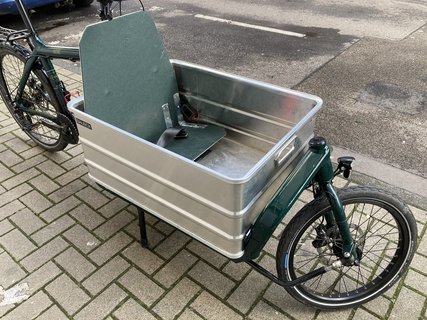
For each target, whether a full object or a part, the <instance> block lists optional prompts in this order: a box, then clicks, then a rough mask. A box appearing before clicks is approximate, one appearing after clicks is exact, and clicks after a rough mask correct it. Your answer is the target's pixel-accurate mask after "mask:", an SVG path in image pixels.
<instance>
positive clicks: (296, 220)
mask: <svg viewBox="0 0 427 320" xmlns="http://www.w3.org/2000/svg"><path fill="white" fill-rule="evenodd" d="M19 1H20V0H18V2H19ZM30 41H31V37H30ZM38 41H41V40H40V39H39V38H37V41H36V42H38ZM11 44H12V45H13V42H11V41H9V45H11ZM38 45H40V44H38ZM34 48H35V50H33V53H32V54H30V55H29V56H28V57H26V59H24V60H23V61H24V62H26V63H28V61H29V60H31V59H32V58H33V59H34V61H36V60H37V59H40V60H41V62H42V63H41V65H42V66H44V63H45V62H43V59H46V57H60V54H59V53H58V52H60V50H61V49H58V50H57V51H56V53H57V55H50V56H49V55H48V54H47V53H46V52H48V51H49V50H51V49H52V47H44V48H42V50H40V49H37V45H36V46H34ZM46 48H48V49H46ZM53 51H54V50H53V49H52V50H51V51H50V52H53ZM9 54H10V53H9ZM7 56H8V55H7V54H6V53H5V51H4V50H1V48H0V59H2V60H0V63H1V67H2V69H1V71H2V73H1V78H0V80H1V81H0V82H1V89H2V90H1V93H2V96H3V99H4V100H5V102H6V105H7V106H8V108H9V110H10V111H11V112H12V114H13V113H15V114H14V117H15V119H17V122H18V123H19V121H21V124H22V121H23V120H22V118H25V119H26V121H27V122H30V124H28V123H27V133H28V125H31V126H34V124H35V123H36V121H37V120H34V119H33V118H35V116H37V117H38V118H37V119H40V118H42V120H38V121H39V122H41V124H44V125H47V126H48V127H49V129H51V130H53V131H54V130H55V129H57V131H58V134H62V135H65V134H66V133H67V131H64V128H65V129H67V127H66V126H65V124H64V125H62V127H61V130H62V131H60V129H58V128H56V126H58V127H60V126H61V121H60V120H58V119H61V117H68V120H67V121H64V123H65V122H66V123H67V125H69V123H71V124H73V125H74V124H76V125H77V129H78V134H79V137H80V142H81V144H82V146H83V150H84V157H85V162H86V164H87V166H88V168H89V175H90V177H91V178H92V179H93V180H94V181H95V182H96V183H98V184H99V185H100V186H102V187H103V188H105V189H107V190H109V191H110V192H112V193H114V194H116V195H118V196H120V197H122V198H124V199H126V200H128V201H129V202H131V203H132V204H134V205H135V206H137V207H138V208H139V209H138V213H139V222H140V230H141V244H142V245H144V246H147V245H148V240H149V239H147V236H146V232H145V218H144V214H145V212H149V213H151V214H153V215H154V216H156V217H158V218H160V219H162V220H164V221H166V222H167V223H169V224H171V225H173V226H175V227H176V228H178V229H179V230H182V231H183V232H185V233H186V234H188V235H190V236H192V237H193V238H195V239H197V240H199V241H201V242H202V243H204V244H206V245H207V246H209V247H210V248H212V249H213V250H215V251H217V252H219V253H221V254H222V255H224V256H226V257H228V258H229V259H231V260H233V261H235V262H246V263H248V264H250V265H251V266H252V267H253V268H254V269H255V270H257V271H258V272H260V273H261V274H263V275H265V276H266V277H268V278H269V279H271V280H272V281H274V282H275V283H277V284H279V285H281V286H283V287H284V288H285V289H286V290H287V291H288V292H289V293H290V294H291V295H292V296H293V297H294V298H296V299H297V300H299V301H301V302H303V303H306V304H309V305H311V306H313V307H315V308H319V309H339V308H349V307H353V306H356V305H359V304H363V303H365V302H367V301H370V300H372V299H373V298H375V297H377V296H378V295H380V294H382V293H383V292H384V291H386V290H387V289H389V288H390V287H391V286H392V285H393V284H394V283H396V281H397V280H398V279H399V278H400V277H401V276H402V275H403V274H404V272H405V271H406V270H407V268H408V266H409V263H410V261H411V259H412V257H413V255H414V251H415V247H416V238H417V231H416V223H415V220H414V218H413V216H412V214H411V212H410V210H409V208H408V207H407V206H406V205H405V204H404V203H402V202H401V201H400V200H399V199H398V198H397V197H396V196H394V195H392V194H389V193H388V192H386V191H383V190H379V189H377V188H372V187H349V188H344V189H339V190H337V189H336V188H335V187H334V186H333V179H334V177H335V176H336V175H338V174H343V175H344V177H346V178H348V177H349V175H350V172H351V170H352V162H353V160H354V159H353V158H352V157H343V158H339V159H338V160H337V162H338V164H337V167H336V169H335V170H334V168H333V164H332V163H331V160H330V149H329V147H328V145H327V143H326V141H325V139H324V138H321V137H317V136H314V116H315V114H316V113H317V112H318V111H319V109H320V108H321V106H322V101H321V99H320V98H318V97H315V96H312V95H309V94H305V93H301V92H297V91H294V90H290V89H285V88H281V87H277V86H273V85H270V84H266V83H263V82H259V81H255V80H251V79H247V78H244V77H240V76H236V75H231V74H228V73H225V72H221V71H218V70H214V69H210V68H206V67H202V66H198V65H194V64H191V63H186V62H182V61H177V60H169V58H168V56H167V53H166V50H165V48H164V46H163V43H162V41H161V38H160V36H159V34H158V32H157V30H156V27H155V25H154V23H153V20H152V19H151V17H150V16H149V15H148V14H147V13H146V12H145V11H141V12H136V13H132V14H129V15H126V16H121V17H118V18H116V19H113V20H111V21H106V22H101V23H97V24H93V25H90V26H88V27H86V29H85V31H84V33H83V35H82V39H81V42H80V48H79V52H78V58H80V59H81V67H82V77H83V86H84V97H79V98H76V99H71V101H69V102H68V110H64V109H63V110H62V111H63V113H64V114H65V113H66V112H69V114H68V113H67V114H66V115H65V116H64V115H61V116H58V119H56V120H55V117H56V115H57V114H59V113H60V112H59V111H61V110H56V111H55V112H53V113H49V115H46V116H45V115H44V114H43V108H38V110H37V113H35V112H34V109H35V108H31V103H30V105H29V103H28V101H31V100H30V99H29V98H28V97H27V99H21V100H26V101H27V104H26V105H24V106H22V105H20V101H21V100H20V97H19V96H16V95H14V93H13V92H12V90H10V85H9V84H8V81H7V75H6V71H7V70H6V67H5V66H4V64H5V61H4V60H5V58H6V57H7ZM75 56H76V53H75V51H74V53H73V57H75ZM27 68H28V69H31V68H29V67H27ZM5 70H6V71H5ZM38 71H40V72H41V73H42V75H44V76H47V74H48V72H47V71H45V70H43V68H40V69H38ZM49 71H51V70H49ZM21 82H22V81H21ZM53 82H54V81H53ZM51 83H52V82H51ZM46 87H47V86H46ZM41 88H42V91H43V90H44V87H43V86H42V87H41ZM18 91H19V90H18ZM21 91H25V90H21ZM21 95H22V93H21ZM58 100H59V98H58ZM63 100H64V99H63ZM33 104H35V102H33ZM45 113H46V112H45ZM71 114H72V117H71V116H70V115H71ZM55 125H56V126H55ZM21 127H23V126H22V125H21ZM77 129H75V130H74V129H73V132H74V131H75V132H77ZM23 130H24V131H25V130H26V128H25V127H24V128H23ZM307 189H308V190H312V194H313V197H314V200H313V201H311V202H310V203H308V204H307V205H306V206H304V207H303V208H302V209H301V210H300V211H299V212H298V213H297V214H295V216H294V217H292V219H291V220H290V221H289V222H288V224H287V225H286V227H285V229H284V230H283V232H282V235H281V238H280V241H279V244H278V247H277V254H276V265H277V276H276V275H274V274H272V273H270V272H269V271H267V270H266V269H264V268H263V267H261V266H260V265H259V264H258V263H257V262H256V259H257V258H258V257H259V255H260V253H261V251H262V249H263V248H264V246H265V245H266V243H267V241H268V240H269V239H270V237H271V236H272V234H273V232H274V231H275V230H276V228H277V227H278V226H279V225H280V224H281V222H282V220H283V219H284V218H285V216H286V215H287V214H288V213H289V211H290V209H291V208H292V206H293V204H294V203H295V202H296V200H297V199H298V198H299V197H300V195H301V194H302V193H303V192H304V191H305V190H307Z"/></svg>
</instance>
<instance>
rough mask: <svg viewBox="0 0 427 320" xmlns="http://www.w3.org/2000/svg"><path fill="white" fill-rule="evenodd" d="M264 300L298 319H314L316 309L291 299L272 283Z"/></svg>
mask: <svg viewBox="0 0 427 320" xmlns="http://www.w3.org/2000/svg"><path fill="white" fill-rule="evenodd" d="M264 298H265V299H266V300H267V301H269V302H270V303H272V304H274V305H275V306H277V307H278V308H279V310H283V311H285V312H286V314H289V315H290V316H292V317H294V318H296V319H313V317H314V309H313V308H310V307H308V306H306V305H304V304H302V303H300V302H298V301H297V300H295V299H294V298H293V297H291V296H290V295H289V294H288V293H287V292H286V290H285V289H283V288H282V287H280V286H279V285H277V284H275V283H272V284H271V285H270V287H269V288H268V289H267V291H266V292H265V293H264Z"/></svg>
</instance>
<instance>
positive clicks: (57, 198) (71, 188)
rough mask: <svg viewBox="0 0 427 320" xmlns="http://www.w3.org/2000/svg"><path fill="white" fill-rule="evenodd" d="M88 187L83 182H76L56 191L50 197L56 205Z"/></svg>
mask: <svg viewBox="0 0 427 320" xmlns="http://www.w3.org/2000/svg"><path fill="white" fill-rule="evenodd" d="M84 187H86V184H84V183H83V182H81V181H80V180H76V181H73V182H71V183H70V184H67V185H66V186H64V187H62V188H60V189H58V190H56V191H55V192H53V193H51V194H50V195H49V199H50V200H52V201H53V202H55V203H58V202H61V201H62V200H64V199H66V198H68V197H70V196H72V195H74V194H75V193H76V192H78V191H79V190H81V189H83V188H84Z"/></svg>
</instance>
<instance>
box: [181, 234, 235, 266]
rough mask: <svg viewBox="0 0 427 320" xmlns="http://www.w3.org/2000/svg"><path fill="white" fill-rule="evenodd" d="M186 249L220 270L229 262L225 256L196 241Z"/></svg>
mask: <svg viewBox="0 0 427 320" xmlns="http://www.w3.org/2000/svg"><path fill="white" fill-rule="evenodd" d="M186 248H187V249H188V250H190V251H192V252H194V253H195V254H196V255H198V256H199V257H200V258H202V259H203V260H205V261H208V262H209V263H210V264H211V265H213V266H214V267H216V268H218V269H219V268H221V266H223V265H224V264H225V263H226V262H227V261H228V259H227V258H226V257H224V256H223V255H220V254H219V253H217V252H216V251H214V250H212V249H211V248H209V247H207V246H205V245H204V244H203V243H201V242H199V241H197V240H194V239H193V240H192V241H191V242H190V243H189V244H188V245H187V247H186Z"/></svg>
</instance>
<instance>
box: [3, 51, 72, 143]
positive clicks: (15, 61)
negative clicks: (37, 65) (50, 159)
mask: <svg viewBox="0 0 427 320" xmlns="http://www.w3.org/2000/svg"><path fill="white" fill-rule="evenodd" d="M28 55H29V52H28V51H27V50H26V49H25V48H23V47H20V46H17V45H16V46H10V45H7V44H1V45H0V93H1V96H2V98H3V101H4V103H5V105H6V107H7V108H8V109H9V111H10V113H11V114H12V116H13V118H14V119H15V120H16V122H17V123H18V124H19V126H20V127H21V128H22V129H23V130H24V132H25V133H26V134H27V135H28V136H29V137H30V138H31V139H32V140H34V141H35V142H36V143H37V144H38V145H40V146H41V147H43V148H44V149H46V150H48V151H59V150H63V149H64V148H65V147H66V146H67V142H66V141H65V139H64V134H63V132H61V130H60V129H53V128H55V125H56V124H55V123H54V122H52V121H51V120H48V119H47V118H45V117H41V116H38V115H30V114H28V113H26V112H23V111H21V110H19V109H17V108H16V107H15V103H14V101H13V100H14V98H15V95H16V91H17V89H18V86H19V81H20V79H21V76H22V74H23V71H24V67H25V61H26V59H27V56H28ZM22 98H23V105H24V106H25V107H26V108H28V109H31V110H33V111H39V112H43V113H44V114H48V115H50V116H52V117H54V118H58V117H60V118H61V119H63V117H64V116H63V115H60V116H58V115H59V114H60V113H61V107H60V105H59V102H58V100H57V98H56V95H55V93H54V91H53V89H52V87H51V85H50V83H49V81H48V79H47V77H46V76H45V74H44V73H43V71H42V70H39V69H33V70H32V71H31V74H30V77H29V78H28V81H27V83H26V85H25V89H24V92H23V95H22ZM65 120H66V119H65Z"/></svg>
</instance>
